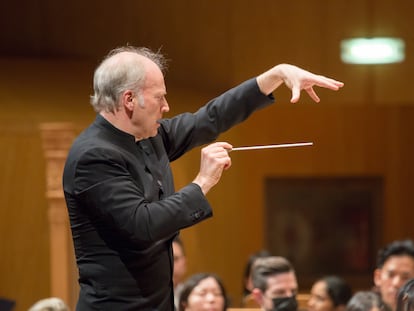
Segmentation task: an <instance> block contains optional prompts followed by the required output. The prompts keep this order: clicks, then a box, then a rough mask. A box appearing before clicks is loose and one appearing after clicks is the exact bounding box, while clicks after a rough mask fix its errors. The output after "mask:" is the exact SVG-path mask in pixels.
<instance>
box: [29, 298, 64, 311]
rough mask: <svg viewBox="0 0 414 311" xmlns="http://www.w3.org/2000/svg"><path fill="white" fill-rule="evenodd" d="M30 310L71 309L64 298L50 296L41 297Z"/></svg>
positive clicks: (55, 310) (60, 310)
mask: <svg viewBox="0 0 414 311" xmlns="http://www.w3.org/2000/svg"><path fill="white" fill-rule="evenodd" d="M29 311H69V307H68V306H67V305H66V304H65V303H64V302H63V300H62V299H60V298H57V297H50V298H45V299H41V300H39V301H38V302H36V303H35V304H34V305H33V306H31V307H30V309H29Z"/></svg>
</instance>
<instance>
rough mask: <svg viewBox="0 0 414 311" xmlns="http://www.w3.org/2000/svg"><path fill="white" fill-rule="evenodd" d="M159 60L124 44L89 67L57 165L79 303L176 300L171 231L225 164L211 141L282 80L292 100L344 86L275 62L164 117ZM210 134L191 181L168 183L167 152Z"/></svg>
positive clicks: (106, 305)
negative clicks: (84, 108) (196, 105)
mask: <svg viewBox="0 0 414 311" xmlns="http://www.w3.org/2000/svg"><path fill="white" fill-rule="evenodd" d="M164 64H165V62H164V60H163V58H162V56H161V55H160V54H159V53H153V52H152V51H150V50H148V49H146V48H135V47H131V46H127V47H124V48H119V49H116V50H114V51H112V52H111V53H110V54H109V55H108V56H107V57H106V58H105V59H104V60H103V62H102V63H101V64H100V65H99V66H98V68H97V69H96V71H95V75H94V95H93V96H92V98H91V104H92V106H93V107H94V109H95V110H96V112H97V116H96V119H95V121H94V122H93V123H92V124H91V125H90V126H89V127H88V128H87V129H86V130H85V131H83V132H82V133H81V134H80V135H79V137H78V138H77V139H76V140H75V142H74V144H73V145H72V147H71V150H70V151H69V154H68V157H67V160H66V164H65V168H64V173H63V189H64V194H65V199H66V204H67V207H68V211H69V219H70V224H71V230H72V237H73V242H74V247H75V254H76V262H77V265H78V269H79V284H80V293H79V300H78V304H77V310H100V311H105V310H122V311H126V310H158V311H164V310H165V311H170V310H174V293H173V280H172V274H173V265H174V263H173V262H174V260H173V251H172V246H171V245H172V240H173V239H174V237H175V236H176V235H177V234H178V232H179V230H181V229H183V228H186V227H189V226H192V225H195V224H197V223H199V222H201V221H203V220H205V219H207V218H209V217H211V216H212V214H213V212H212V208H211V207H210V204H209V203H208V201H207V198H206V194H207V193H208V192H209V191H210V189H211V188H212V187H214V186H215V185H216V184H217V183H218V182H219V180H220V178H221V175H222V173H223V171H224V170H226V169H228V168H230V166H231V159H230V155H229V151H230V150H231V149H232V145H231V144H229V143H227V142H214V141H215V140H216V139H217V137H218V136H219V135H220V133H223V132H225V131H227V130H228V129H230V128H231V127H233V126H235V125H236V124H239V123H240V122H242V121H244V120H245V119H246V118H247V117H249V116H250V115H251V114H252V113H253V112H255V111H256V110H258V109H261V108H264V107H266V106H268V105H270V104H272V103H273V96H272V94H271V93H272V92H273V91H274V90H275V89H277V88H278V87H279V86H281V85H282V84H285V85H287V86H288V87H289V88H290V89H291V90H292V98H291V102H292V103H295V102H297V101H298V100H299V97H300V92H301V91H302V90H305V91H306V92H307V93H308V94H309V96H310V97H311V98H312V99H314V100H315V101H319V98H318V96H317V95H316V93H315V91H314V89H313V88H314V87H315V86H319V87H325V88H328V89H332V90H338V89H339V88H340V87H342V86H343V83H341V82H339V81H335V80H333V79H330V78H326V77H324V76H321V75H316V74H313V73H310V72H308V71H305V70H303V69H300V68H298V67H296V66H292V65H288V64H281V65H276V66H274V67H272V68H271V69H269V70H268V71H265V72H264V73H262V74H260V75H259V76H257V77H255V78H252V79H249V80H247V81H245V82H244V83H242V84H240V85H239V86H237V87H235V88H233V89H231V90H229V91H227V92H225V93H223V94H222V95H220V96H218V97H217V98H215V99H213V100H211V101H210V102H209V103H207V104H206V105H204V106H202V107H201V108H200V109H199V110H198V111H197V112H195V113H183V114H180V115H177V116H175V117H173V118H169V119H165V118H163V114H164V113H166V112H168V111H169V110H170V107H169V104H168V102H167V99H166V95H167V89H166V86H165V83H164V74H163V70H164ZM272 130H273V129H272ZM209 143H210V145H207V146H206V147H204V148H203V149H202V150H201V160H200V170H199V172H198V173H197V174H195V178H194V179H193V181H192V182H190V183H189V184H187V185H186V186H184V187H183V188H182V189H180V190H178V191H176V190H175V189H174V182H173V176H172V171H171V168H170V162H171V161H174V160H176V159H178V158H180V157H181V156H182V155H183V154H185V153H186V152H188V151H189V150H191V149H193V148H195V147H197V146H201V145H203V144H209Z"/></svg>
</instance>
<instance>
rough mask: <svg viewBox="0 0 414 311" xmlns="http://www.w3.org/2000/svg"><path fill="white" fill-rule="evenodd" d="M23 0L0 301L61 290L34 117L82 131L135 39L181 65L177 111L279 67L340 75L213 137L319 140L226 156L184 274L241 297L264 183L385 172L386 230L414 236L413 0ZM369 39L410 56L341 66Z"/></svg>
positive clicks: (171, 78)
mask: <svg viewBox="0 0 414 311" xmlns="http://www.w3.org/2000/svg"><path fill="white" fill-rule="evenodd" d="M25 2H27V3H24V2H23V3H19V4H17V3H16V4H14V3H7V4H6V3H2V4H1V5H0V20H1V25H2V29H3V30H4V31H2V32H0V57H1V59H0V104H1V107H2V112H1V113H0V150H1V152H0V169H1V172H2V174H1V176H0V185H1V187H0V194H1V197H2V203H1V207H0V253H1V256H0V275H1V276H2V278H1V280H2V281H1V282H0V296H4V297H9V298H13V299H16V300H17V302H18V304H17V308H16V311H22V310H26V309H27V307H28V306H29V305H30V304H31V303H33V302H34V301H35V300H37V299H40V298H43V297H45V296H48V295H49V294H50V292H51V289H50V286H51V284H50V262H49V251H50V250H49V229H48V223H47V201H46V198H45V163H44V158H43V153H42V147H41V140H40V133H39V124H40V123H42V122H72V123H73V124H74V125H75V127H76V128H77V129H78V131H80V130H81V129H82V128H83V127H84V126H86V125H87V124H88V123H89V122H90V121H91V120H93V118H94V112H93V111H92V108H91V107H90V105H89V104H88V97H89V95H90V94H91V93H92V82H91V79H92V75H93V69H94V67H95V65H96V64H97V63H98V62H99V60H100V59H101V58H102V57H103V55H104V54H105V53H106V51H107V50H109V49H110V48H112V47H115V46H118V45H123V44H125V43H130V44H134V45H146V46H150V47H153V48H158V47H160V46H162V51H164V52H165V53H166V54H167V56H168V58H170V59H171V62H170V70H169V72H168V74H167V77H166V81H167V87H168V100H169V104H170V106H171V112H170V113H169V114H168V116H172V115H174V114H176V113H179V112H182V111H194V110H196V109H197V108H198V107H199V106H200V105H202V104H203V103H205V102H206V101H207V100H209V99H210V98H212V97H214V96H216V95H218V94H219V92H221V91H224V90H226V89H227V88H229V87H231V86H233V85H235V84H236V83H238V82H241V81H242V80H244V79H247V78H249V77H253V76H254V75H256V74H258V73H260V72H261V71H263V70H265V69H267V68H269V67H270V66H273V65H274V64H277V63H280V62H288V63H293V64H297V65H300V66H302V67H305V68H306V69H309V70H311V71H314V72H317V73H321V74H325V75H328V76H332V77H334V78H337V79H339V80H342V81H344V82H345V87H344V88H343V89H342V90H341V91H339V92H331V91H327V90H319V95H320V97H321V100H322V101H321V103H318V104H314V103H312V102H311V101H310V99H309V98H308V97H307V95H306V94H305V93H304V94H302V96H303V97H302V102H301V103H299V104H294V105H293V104H289V103H288V101H289V96H290V94H289V91H288V90H287V88H285V87H281V88H280V89H278V90H277V92H275V95H276V104H275V105H273V106H271V107H269V108H267V109H266V110H263V111H259V112H258V113H257V114H255V115H254V116H252V117H251V118H250V119H249V120H247V121H246V122H245V123H243V124H242V125H239V126H237V127H235V128H234V129H232V130H230V131H229V132H227V133H225V134H223V135H222V136H221V137H220V138H219V140H227V141H229V142H230V143H232V144H233V145H235V146H236V145H254V144H269V143H279V142H280V143H282V142H294V141H308V140H309V141H313V142H314V146H313V147H311V148H303V149H291V150H278V151H274V150H273V151H263V152H252V153H237V154H236V153H234V154H232V161H233V165H232V167H231V169H230V170H229V171H226V172H225V173H224V175H223V178H222V180H221V182H220V184H219V185H217V186H216V187H215V188H214V190H212V192H211V193H209V194H208V198H209V200H210V202H211V204H212V206H213V208H214V217H213V218H212V219H210V220H207V221H205V222H204V223H202V224H200V225H197V226H195V227H192V228H188V229H186V230H184V231H183V233H182V234H183V239H184V242H185V244H186V249H187V255H188V262H189V274H191V273H193V272H198V271H205V270H207V271H212V272H216V273H218V274H219V275H221V276H222V278H223V280H224V282H225V284H226V286H227V287H228V290H229V293H230V294H231V296H232V298H233V302H234V305H235V306H237V304H238V302H239V300H240V293H241V287H242V285H241V283H242V281H241V275H242V271H243V268H244V264H245V261H246V259H247V257H248V255H249V254H250V253H252V252H254V251H256V250H258V249H260V248H262V247H264V246H265V245H264V234H265V233H264V232H263V223H264V217H265V215H264V205H265V202H264V200H265V199H264V179H265V178H266V177H269V176H275V177H279V176H288V177H289V176H328V177H329V176H331V177H335V176H381V177H383V179H384V198H383V199H384V202H383V210H381V211H378V213H379V214H380V215H381V217H380V228H381V232H380V235H381V236H380V237H379V240H380V241H381V242H382V243H385V242H388V241H390V240H392V239H396V238H405V237H414V229H413V227H412V225H411V221H410V220H411V219H412V218H413V216H414V215H413V213H414V212H413V211H412V210H413V209H412V208H411V207H412V206H413V203H414V202H413V200H414V199H413V198H412V196H411V192H412V189H411V188H412V185H411V181H412V179H413V177H414V169H413V166H412V163H411V161H412V160H411V159H412V158H413V157H414V147H413V145H414V128H413V127H414V123H413V122H412V120H413V118H414V92H413V91H412V73H413V69H414V60H413V58H412V55H413V53H412V49H413V46H414V33H413V32H412V28H413V26H414V25H413V21H412V18H411V16H410V15H409V14H411V13H409V12H412V11H413V9H414V3H412V1H408V0H406V1H399V2H398V5H395V3H394V4H393V5H391V3H389V1H386V0H378V1H372V0H365V1H362V2H361V1H331V2H329V3H327V2H326V1H321V0H320V1H305V0H301V1H295V2H286V1H284V2H282V1H274V0H260V1H256V2H254V5H252V2H251V1H247V0H231V1H224V2H223V1H196V2H194V1H184V0H178V1H172V2H166V3H162V4H161V3H160V2H158V1H151V2H150V1H121V2H119V1H118V2H107V3H106V4H105V5H103V4H102V3H101V2H97V1H86V2H85V1H71V2H69V3H66V4H65V7H64V8H63V7H62V4H61V3H59V2H56V1H50V0H49V1H48V0H45V1H38V2H32V1H25ZM114 12H117V13H116V14H115V13H114ZM10 17H13V18H10ZM92 17H93V18H92ZM370 35H384V36H398V37H401V38H403V39H404V40H405V42H406V50H407V57H406V60H405V62H404V63H401V64H393V65H383V66H355V65H346V64H343V63H341V61H340V59H339V42H340V40H341V39H342V38H344V37H352V36H370ZM199 157H200V149H199V148H197V149H196V150H193V151H191V152H190V153H189V154H187V155H185V156H184V157H183V158H181V159H179V160H177V161H176V162H174V163H173V164H172V166H173V170H174V173H175V179H176V186H177V188H179V187H181V186H183V185H185V184H186V183H188V182H191V180H192V179H193V178H194V177H195V175H196V173H197V170H198V167H199ZM52 251H53V250H52ZM361 285H363V286H365V285H367V284H361ZM368 285H370V284H368Z"/></svg>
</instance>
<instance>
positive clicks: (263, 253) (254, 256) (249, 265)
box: [243, 249, 270, 296]
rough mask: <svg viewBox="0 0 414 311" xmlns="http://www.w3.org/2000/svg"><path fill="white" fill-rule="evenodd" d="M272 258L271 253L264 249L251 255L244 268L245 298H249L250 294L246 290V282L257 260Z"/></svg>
mask: <svg viewBox="0 0 414 311" xmlns="http://www.w3.org/2000/svg"><path fill="white" fill-rule="evenodd" d="M268 256H270V252H268V251H267V250H265V249H263V250H260V251H258V252H256V253H253V254H251V255H250V257H249V259H248V260H247V262H246V266H245V267H244V273H243V296H247V295H249V294H250V291H249V290H248V289H247V288H246V281H247V280H248V278H249V277H250V274H251V272H252V266H253V263H254V262H255V261H256V259H257V258H264V257H268Z"/></svg>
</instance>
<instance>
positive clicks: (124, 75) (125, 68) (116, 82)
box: [90, 46, 167, 112]
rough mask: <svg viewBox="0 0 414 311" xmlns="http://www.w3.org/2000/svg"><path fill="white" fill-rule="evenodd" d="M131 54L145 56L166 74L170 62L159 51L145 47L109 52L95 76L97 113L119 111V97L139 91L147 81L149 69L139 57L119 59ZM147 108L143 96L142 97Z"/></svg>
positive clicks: (128, 47) (125, 48)
mask: <svg viewBox="0 0 414 311" xmlns="http://www.w3.org/2000/svg"><path fill="white" fill-rule="evenodd" d="M123 52H129V53H135V54H138V55H141V56H144V57H146V58H148V59H150V60H151V61H153V62H154V63H155V64H156V65H157V66H158V67H159V68H160V70H161V71H162V72H163V74H165V71H166V68H167V65H166V63H167V61H166V59H165V57H164V56H163V55H162V54H161V53H160V52H159V51H158V52H153V51H151V50H150V49H148V48H145V47H133V46H125V47H120V48H116V49H114V50H112V51H110V52H109V53H108V55H107V56H106V57H105V58H104V60H103V61H102V62H101V64H100V65H99V66H98V67H97V68H96V70H95V73H94V77H93V89H94V95H93V96H91V100H90V102H91V105H92V107H93V108H94V109H95V111H96V112H101V111H105V112H115V111H116V110H117V109H118V108H119V97H120V96H121V95H122V93H123V92H125V91H126V90H137V91H139V90H140V89H141V88H142V86H143V85H144V82H145V74H146V72H145V67H144V65H143V63H142V61H141V60H140V58H138V57H125V58H122V59H121V58H119V57H115V56H116V55H117V54H119V53H123ZM138 98H139V99H140V104H141V105H143V102H142V97H141V96H138Z"/></svg>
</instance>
